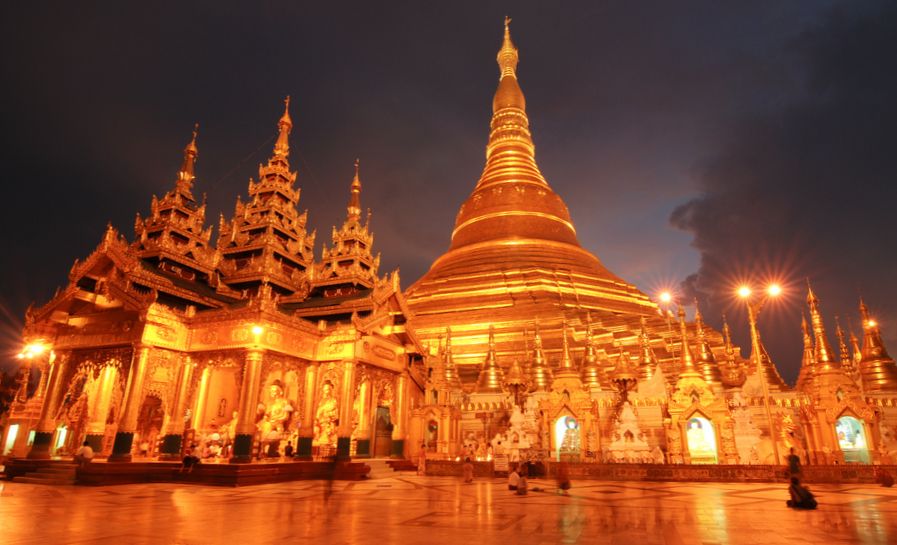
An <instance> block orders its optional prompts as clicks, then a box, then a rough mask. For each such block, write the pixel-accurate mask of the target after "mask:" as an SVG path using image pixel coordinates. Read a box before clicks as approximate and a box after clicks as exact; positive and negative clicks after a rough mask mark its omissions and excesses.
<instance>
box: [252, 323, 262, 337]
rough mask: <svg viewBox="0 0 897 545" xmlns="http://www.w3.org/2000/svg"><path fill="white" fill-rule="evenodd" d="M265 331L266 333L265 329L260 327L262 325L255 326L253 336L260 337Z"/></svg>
mask: <svg viewBox="0 0 897 545" xmlns="http://www.w3.org/2000/svg"><path fill="white" fill-rule="evenodd" d="M264 331H265V328H263V327H262V326H260V325H254V326H252V334H253V335H255V336H256V337H258V336H259V335H261V334H262V333H263V332H264Z"/></svg>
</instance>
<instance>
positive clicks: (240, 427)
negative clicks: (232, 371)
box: [230, 348, 263, 464]
mask: <svg viewBox="0 0 897 545" xmlns="http://www.w3.org/2000/svg"><path fill="white" fill-rule="evenodd" d="M262 354H263V350H262V349H260V348H250V349H249V350H247V351H246V363H245V364H244V368H243V384H242V385H241V388H240V408H239V412H238V413H237V427H236V428H237V429H236V432H235V433H234V455H233V457H232V458H231V459H230V463H232V464H245V463H248V462H251V461H252V441H253V439H254V438H255V432H256V425H255V415H256V410H257V409H258V404H259V386H260V384H261V381H262Z"/></svg>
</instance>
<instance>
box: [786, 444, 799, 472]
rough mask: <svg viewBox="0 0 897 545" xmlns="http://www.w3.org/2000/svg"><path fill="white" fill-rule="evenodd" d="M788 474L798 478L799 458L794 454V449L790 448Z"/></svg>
mask: <svg viewBox="0 0 897 545" xmlns="http://www.w3.org/2000/svg"><path fill="white" fill-rule="evenodd" d="M788 474H789V476H791V477H800V456H798V455H797V454H795V453H794V447H791V454H789V455H788Z"/></svg>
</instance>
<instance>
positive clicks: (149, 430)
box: [134, 394, 167, 456]
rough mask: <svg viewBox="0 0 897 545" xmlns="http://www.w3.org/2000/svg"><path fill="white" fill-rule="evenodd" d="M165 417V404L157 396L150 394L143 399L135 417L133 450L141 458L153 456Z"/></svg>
mask: <svg viewBox="0 0 897 545" xmlns="http://www.w3.org/2000/svg"><path fill="white" fill-rule="evenodd" d="M166 416H167V415H166V411H165V404H164V403H163V401H162V399H161V398H160V397H159V396H158V395H155V394H150V395H147V396H146V397H145V398H144V400H143V403H142V404H141V406H140V413H139V414H138V416H137V430H136V433H135V440H134V448H135V450H136V451H137V452H138V453H139V454H140V455H141V456H153V455H155V450H156V443H157V441H158V440H159V438H160V434H161V432H162V426H163V424H164V422H165V418H166Z"/></svg>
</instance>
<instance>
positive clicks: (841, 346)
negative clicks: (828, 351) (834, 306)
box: [835, 316, 851, 367]
mask: <svg viewBox="0 0 897 545" xmlns="http://www.w3.org/2000/svg"><path fill="white" fill-rule="evenodd" d="M835 336H836V337H837V338H838V353H839V355H840V357H841V366H842V367H850V364H851V361H850V351H849V350H848V349H847V343H846V342H845V340H844V330H843V329H841V321H840V320H839V319H838V317H837V316H835Z"/></svg>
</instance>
